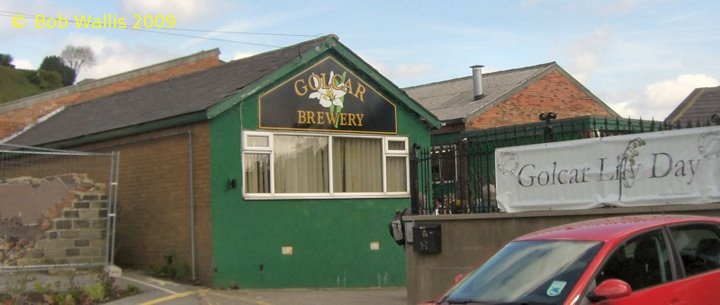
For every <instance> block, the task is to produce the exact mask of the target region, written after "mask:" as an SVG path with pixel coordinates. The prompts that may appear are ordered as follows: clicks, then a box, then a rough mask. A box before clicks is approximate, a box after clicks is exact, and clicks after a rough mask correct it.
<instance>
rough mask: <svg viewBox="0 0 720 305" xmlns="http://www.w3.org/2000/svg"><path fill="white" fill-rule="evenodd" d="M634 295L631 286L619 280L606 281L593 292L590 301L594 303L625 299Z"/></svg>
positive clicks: (589, 297) (589, 296)
mask: <svg viewBox="0 0 720 305" xmlns="http://www.w3.org/2000/svg"><path fill="white" fill-rule="evenodd" d="M630 294H632V288H631V287H630V284H628V283H626V282H625V281H622V280H618V279H609V280H605V281H603V282H602V283H600V285H598V286H597V287H596V288H595V290H593V291H592V292H591V293H590V295H588V299H590V301H592V302H593V303H596V302H600V301H603V300H612V299H619V298H624V297H626V296H629V295H630Z"/></svg>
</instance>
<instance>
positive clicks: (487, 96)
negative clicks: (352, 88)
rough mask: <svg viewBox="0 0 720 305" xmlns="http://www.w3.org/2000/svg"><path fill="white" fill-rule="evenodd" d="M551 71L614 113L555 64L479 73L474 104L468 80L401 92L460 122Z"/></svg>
mask: <svg viewBox="0 0 720 305" xmlns="http://www.w3.org/2000/svg"><path fill="white" fill-rule="evenodd" d="M554 70H557V71H559V72H560V73H562V74H564V75H566V76H567V78H568V79H570V80H571V81H573V82H575V84H576V85H577V86H578V87H579V88H580V89H581V90H583V91H584V92H585V93H587V95H588V96H589V97H591V98H593V99H594V100H596V101H597V102H598V103H599V104H600V105H602V107H603V108H605V109H607V110H608V111H609V112H610V113H615V111H613V110H612V109H610V107H608V106H607V105H605V104H604V103H602V101H600V99H598V98H597V97H596V96H595V95H593V94H592V93H591V92H590V91H589V90H587V89H585V87H584V86H582V85H581V84H580V83H579V82H577V81H576V80H575V79H574V78H573V77H572V76H570V74H568V73H567V72H565V70H563V69H562V68H561V67H560V66H559V65H558V64H557V63H555V62H549V63H544V64H539V65H535V66H529V67H523V68H516V69H510V70H503V71H497V72H492V73H483V74H482V87H483V95H482V97H481V98H480V99H477V100H476V99H475V96H474V95H475V94H474V92H473V77H472V76H467V77H461V78H456V79H451V80H447V81H441V82H436V83H430V84H425V85H419V86H414V87H408V88H405V92H407V94H408V95H410V97H412V98H413V99H415V100H417V101H418V102H419V103H420V104H422V105H423V106H424V107H425V108H427V109H429V110H430V111H431V112H432V113H433V114H435V115H436V116H437V117H438V118H439V119H440V120H442V121H452V120H459V119H462V120H464V119H466V118H469V117H471V116H474V115H477V114H479V113H482V112H485V111H487V110H489V109H490V108H492V107H494V106H496V105H497V104H499V103H501V102H503V101H505V100H507V99H508V98H510V97H511V96H512V95H514V94H515V93H517V92H518V91H520V90H522V89H524V88H525V87H527V86H528V85H530V84H532V83H533V82H534V81H536V80H539V79H540V78H542V77H544V76H545V75H547V74H548V73H550V72H551V71H554Z"/></svg>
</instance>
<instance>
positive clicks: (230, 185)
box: [228, 179, 237, 190]
mask: <svg viewBox="0 0 720 305" xmlns="http://www.w3.org/2000/svg"><path fill="white" fill-rule="evenodd" d="M228 188H229V189H231V190H232V189H236V188H237V180H235V179H230V180H228Z"/></svg>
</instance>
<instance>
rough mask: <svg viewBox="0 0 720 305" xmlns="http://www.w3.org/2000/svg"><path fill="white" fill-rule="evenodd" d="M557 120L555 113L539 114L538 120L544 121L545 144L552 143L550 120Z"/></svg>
mask: <svg viewBox="0 0 720 305" xmlns="http://www.w3.org/2000/svg"><path fill="white" fill-rule="evenodd" d="M556 118H557V113H555V112H547V113H545V112H543V113H541V114H540V120H541V121H545V142H552V141H554V138H555V137H554V136H555V132H554V131H553V127H552V125H551V124H550V121H551V120H554V119H556Z"/></svg>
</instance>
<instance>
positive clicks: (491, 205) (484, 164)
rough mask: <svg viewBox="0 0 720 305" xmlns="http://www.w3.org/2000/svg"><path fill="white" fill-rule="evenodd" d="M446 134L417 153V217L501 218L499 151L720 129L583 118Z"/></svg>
mask: <svg viewBox="0 0 720 305" xmlns="http://www.w3.org/2000/svg"><path fill="white" fill-rule="evenodd" d="M545 118H546V120H544V121H540V122H537V123H531V124H523V125H514V126H509V127H499V128H492V129H483V130H472V131H464V132H458V133H454V134H445V135H441V136H436V137H434V138H433V140H432V143H433V145H432V146H431V147H417V146H416V147H414V149H413V155H412V157H411V159H412V165H411V166H412V167H411V179H412V180H411V182H412V192H413V194H412V195H413V196H412V211H413V214H467V213H492V212H499V210H498V207H497V204H496V201H495V168H496V167H495V149H496V148H501V147H511V146H520V145H529V144H539V143H547V142H558V141H572V140H578V139H586V138H597V137H608V136H615V135H624V134H633V133H643V132H653V131H662V130H671V129H681V128H693V127H703V126H709V125H718V124H720V117H719V116H717V115H712V116H710V117H708V119H707V120H706V121H693V122H684V123H677V124H668V123H666V122H659V121H654V120H642V119H621V118H598V117H589V116H588V117H578V118H572V119H563V120H552V119H547V117H545Z"/></svg>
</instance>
